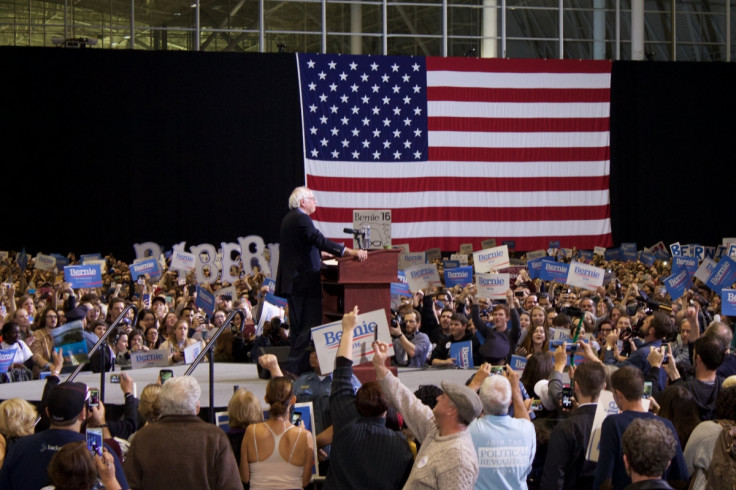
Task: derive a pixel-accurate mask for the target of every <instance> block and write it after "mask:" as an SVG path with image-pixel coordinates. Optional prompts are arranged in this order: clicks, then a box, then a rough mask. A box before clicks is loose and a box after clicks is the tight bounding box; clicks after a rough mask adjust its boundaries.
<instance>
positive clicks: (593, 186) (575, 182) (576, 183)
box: [309, 175, 609, 193]
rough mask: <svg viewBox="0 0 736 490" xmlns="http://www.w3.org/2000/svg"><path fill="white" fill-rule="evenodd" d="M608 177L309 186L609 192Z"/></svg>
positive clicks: (331, 181) (319, 180)
mask: <svg viewBox="0 0 736 490" xmlns="http://www.w3.org/2000/svg"><path fill="white" fill-rule="evenodd" d="M608 186H609V178H608V176H607V175H606V176H598V177H528V178H493V177H489V178H482V177H449V176H448V177H422V178H406V177H404V178H401V179H381V178H371V179H362V178H341V177H323V176H315V175H310V176H309V187H310V188H311V189H312V190H315V191H329V192H354V193H361V192H370V193H391V192H396V193H403V192H431V191H447V190H451V189H457V190H458V191H462V192H538V191H543V192H560V191H588V190H607V189H608Z"/></svg>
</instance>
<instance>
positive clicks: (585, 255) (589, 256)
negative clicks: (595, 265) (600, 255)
mask: <svg viewBox="0 0 736 490" xmlns="http://www.w3.org/2000/svg"><path fill="white" fill-rule="evenodd" d="M578 255H579V256H580V258H581V259H585V260H586V261H587V262H590V261H591V260H593V251H592V250H578Z"/></svg>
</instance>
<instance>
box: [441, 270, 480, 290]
mask: <svg viewBox="0 0 736 490" xmlns="http://www.w3.org/2000/svg"><path fill="white" fill-rule="evenodd" d="M444 276H445V287H447V288H451V287H453V286H463V287H464V286H465V285H466V284H470V283H472V282H473V268H472V267H471V266H469V265H468V266H465V267H457V268H454V269H445V270H444Z"/></svg>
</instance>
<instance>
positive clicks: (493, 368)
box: [491, 366, 506, 376]
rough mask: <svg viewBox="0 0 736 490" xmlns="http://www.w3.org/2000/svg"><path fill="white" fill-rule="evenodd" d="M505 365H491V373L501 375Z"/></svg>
mask: <svg viewBox="0 0 736 490" xmlns="http://www.w3.org/2000/svg"><path fill="white" fill-rule="evenodd" d="M504 371H506V366H491V375H492V376H493V375H503V373H504Z"/></svg>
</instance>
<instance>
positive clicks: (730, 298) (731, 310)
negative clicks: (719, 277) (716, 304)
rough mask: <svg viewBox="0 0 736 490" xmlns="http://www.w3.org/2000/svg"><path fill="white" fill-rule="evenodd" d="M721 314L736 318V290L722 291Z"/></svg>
mask: <svg viewBox="0 0 736 490" xmlns="http://www.w3.org/2000/svg"><path fill="white" fill-rule="evenodd" d="M721 314H722V315H726V316H736V289H722V290H721Z"/></svg>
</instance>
